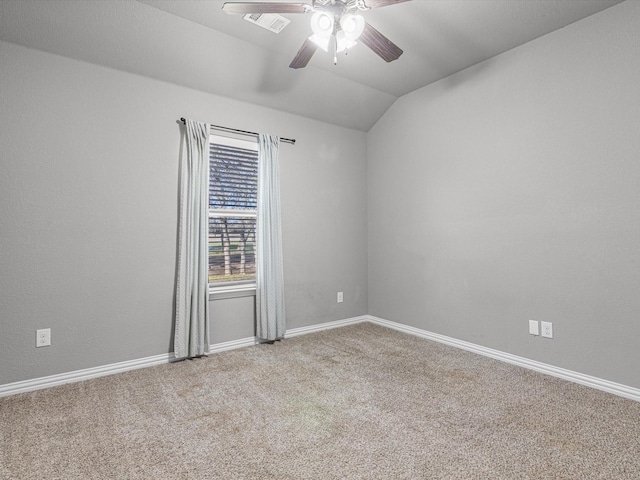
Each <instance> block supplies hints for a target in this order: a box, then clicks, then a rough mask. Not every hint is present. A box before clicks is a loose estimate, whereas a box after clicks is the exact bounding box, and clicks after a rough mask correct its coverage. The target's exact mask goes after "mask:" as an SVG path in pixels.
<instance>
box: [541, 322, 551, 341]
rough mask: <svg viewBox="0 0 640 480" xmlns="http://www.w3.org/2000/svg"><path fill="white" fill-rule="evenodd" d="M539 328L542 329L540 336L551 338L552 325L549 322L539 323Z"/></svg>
mask: <svg viewBox="0 0 640 480" xmlns="http://www.w3.org/2000/svg"><path fill="white" fill-rule="evenodd" d="M540 326H541V327H542V336H543V337H546V338H553V323H551V322H540Z"/></svg>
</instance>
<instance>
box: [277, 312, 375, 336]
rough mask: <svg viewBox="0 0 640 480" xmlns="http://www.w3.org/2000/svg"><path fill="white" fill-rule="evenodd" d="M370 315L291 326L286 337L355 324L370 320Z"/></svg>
mask: <svg viewBox="0 0 640 480" xmlns="http://www.w3.org/2000/svg"><path fill="white" fill-rule="evenodd" d="M368 321H369V316H368V315H362V316H360V317H352V318H345V319H344V320H335V321H333V322H326V323H318V324H316V325H311V326H309V327H299V328H291V329H289V330H287V332H286V333H285V335H284V338H291V337H297V336H298V335H305V334H307V333H313V332H319V331H321V330H330V329H332V328H338V327H346V326H347V325H355V324H356V323H362V322H368Z"/></svg>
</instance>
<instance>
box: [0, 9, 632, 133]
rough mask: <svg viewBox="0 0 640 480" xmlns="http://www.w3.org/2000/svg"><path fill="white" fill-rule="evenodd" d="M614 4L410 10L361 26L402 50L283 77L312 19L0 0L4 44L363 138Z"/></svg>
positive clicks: (356, 56) (378, 15)
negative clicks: (429, 89)
mask: <svg viewBox="0 0 640 480" xmlns="http://www.w3.org/2000/svg"><path fill="white" fill-rule="evenodd" d="M621 1H622V0H413V1H409V2H406V3H400V4H397V5H391V6H387V7H384V8H379V9H374V10H370V11H368V12H365V13H364V16H365V18H366V20H367V22H369V23H370V24H371V25H372V26H374V27H375V28H376V29H378V30H379V31H381V32H382V33H383V34H384V35H386V36H387V37H388V38H389V39H391V40H392V41H393V42H394V43H396V44H397V45H398V46H400V47H401V48H402V49H403V50H404V54H403V55H402V56H401V57H400V58H399V59H398V60H397V61H395V62H391V63H386V62H384V61H383V60H382V59H381V58H379V57H378V56H377V55H375V54H374V53H373V52H372V51H371V50H369V49H368V48H366V47H365V46H364V45H358V46H356V47H355V48H353V49H352V50H350V51H349V54H348V56H346V57H345V56H339V59H338V65H333V57H332V54H330V53H325V52H322V51H318V52H316V54H315V55H314V57H313V58H312V59H311V62H310V63H309V65H308V66H307V67H306V68H304V69H299V70H293V69H290V68H288V65H289V63H290V62H291V60H292V59H293V57H294V56H295V54H296V52H297V51H298V48H299V47H300V45H301V44H302V42H303V41H304V39H305V38H306V37H307V36H308V35H309V33H310V28H309V19H310V15H308V14H299V15H285V16H286V17H287V18H289V19H290V20H291V23H290V24H289V25H288V26H287V27H286V28H285V29H284V30H283V31H282V32H281V33H280V34H275V33H272V32H270V31H267V30H264V29H262V28H260V27H258V26H256V25H252V24H250V23H249V22H246V21H244V20H242V17H241V16H239V15H227V14H225V13H224V12H223V11H222V8H221V7H222V3H223V1H222V0H139V1H134V0H82V1H80V0H0V40H4V41H8V42H12V43H16V44H19V45H25V46H28V47H32V48H37V49H39V50H44V51H47V52H51V53H55V54H59V55H64V56H67V57H71V58H75V59H79V60H83V61H87V62H91V63H95V64H99V65H104V66H107V67H111V68H115V69H119V70H124V71H127V72H131V73H136V74H140V75H144V76H148V77H152V78H156V79H159V80H163V81H168V82H172V83H175V84H179V85H183V86H187V87H190V88H195V89H198V90H202V91H206V92H210V93H214V94H219V95H224V96H227V97H231V98H236V99H239V100H243V101H248V102H251V103H256V104H259V105H264V106H267V107H271V108H276V109H278V110H283V111H287V112H291V113H295V114H299V115H303V116H305V117H310V118H315V119H318V120H321V121H326V122H330V123H334V124H337V125H342V126H345V127H349V128H355V129H358V130H362V131H368V130H369V129H370V128H371V127H372V126H373V125H374V124H375V122H376V121H377V120H378V119H379V118H380V117H381V116H382V115H383V114H384V112H385V111H386V110H387V109H388V108H389V107H390V106H391V104H392V103H393V102H394V101H395V100H396V99H397V98H398V97H400V96H402V95H404V94H406V93H409V92H411V91H413V90H416V89H418V88H420V87H422V86H425V85H428V84H430V83H432V82H435V81H438V80H440V79H442V78H444V77H447V76H448V75H451V74H452V73H455V72H458V71H460V70H463V69H465V68H467V67H470V66H472V65H475V64H476V63H479V62H481V61H483V60H486V59H488V58H491V57H493V56H495V55H498V54H500V53H502V52H505V51H507V50H510V49H512V48H514V47H516V46H518V45H522V44H523V43H526V42H529V41H531V40H533V39H535V38H537V37H540V36H542V35H545V34H547V33H549V32H552V31H554V30H557V29H559V28H562V27H564V26H566V25H568V24H570V23H573V22H575V21H578V20H580V19H582V18H585V17H587V16H589V15H592V14H594V13H596V12H598V11H600V10H603V9H605V8H608V7H611V6H612V5H615V4H617V3H620V2H621Z"/></svg>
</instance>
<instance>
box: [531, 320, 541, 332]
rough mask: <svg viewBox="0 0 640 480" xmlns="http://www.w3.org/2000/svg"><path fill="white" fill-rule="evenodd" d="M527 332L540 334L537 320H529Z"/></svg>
mask: <svg viewBox="0 0 640 480" xmlns="http://www.w3.org/2000/svg"><path fill="white" fill-rule="evenodd" d="M529 334H531V335H540V327H539V325H538V321H537V320H529Z"/></svg>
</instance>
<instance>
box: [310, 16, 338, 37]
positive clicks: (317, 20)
mask: <svg viewBox="0 0 640 480" xmlns="http://www.w3.org/2000/svg"><path fill="white" fill-rule="evenodd" d="M311 30H313V33H314V35H317V36H319V37H327V38H329V37H331V35H333V17H331V15H329V14H327V13H324V12H316V13H314V14H313V16H312V17H311Z"/></svg>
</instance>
